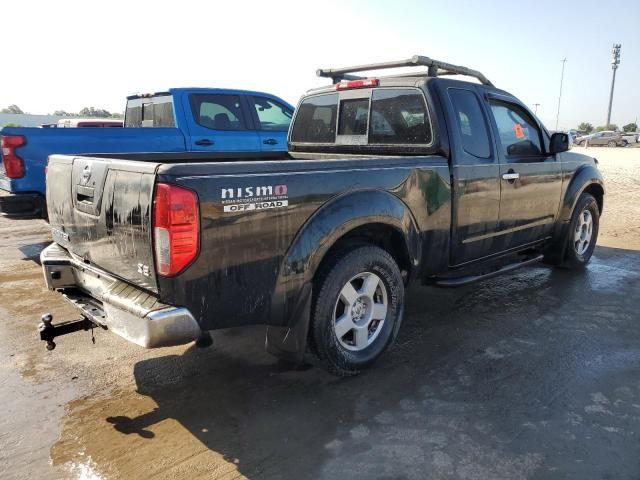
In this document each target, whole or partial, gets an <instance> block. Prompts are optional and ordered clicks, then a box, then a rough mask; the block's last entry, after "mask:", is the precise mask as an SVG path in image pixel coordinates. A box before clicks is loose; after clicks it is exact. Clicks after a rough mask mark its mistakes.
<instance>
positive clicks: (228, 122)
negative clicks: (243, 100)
mask: <svg viewBox="0 0 640 480" xmlns="http://www.w3.org/2000/svg"><path fill="white" fill-rule="evenodd" d="M190 101H191V110H192V113H193V118H194V120H195V122H196V123H197V124H198V125H201V126H203V127H205V128H210V129H212V130H246V124H245V120H244V115H243V114H242V105H241V104H240V96H239V95H217V94H214V95H191V97H190Z"/></svg>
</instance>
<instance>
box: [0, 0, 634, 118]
mask: <svg viewBox="0 0 640 480" xmlns="http://www.w3.org/2000/svg"><path fill="white" fill-rule="evenodd" d="M0 28H1V29H0V39H1V41H2V46H3V52H4V56H3V58H4V62H3V67H2V73H1V74H0V107H4V106H6V105H9V104H17V105H19V106H20V107H21V108H22V109H23V110H25V111H27V112H30V113H52V112H53V111H54V110H58V109H62V110H66V111H72V112H77V111H78V110H80V109H81V108H82V107H86V106H95V107H99V108H106V109H107V110H110V111H123V109H124V103H125V96H126V95H127V94H130V93H134V92H151V91H158V90H163V89H166V88H169V87H185V86H202V87H230V88H247V89H254V90H261V91H267V92H271V93H274V94H276V95H279V96H281V97H283V98H285V99H286V100H288V101H289V102H291V103H294V104H295V103H296V102H297V100H298V98H299V97H300V95H301V94H302V93H303V92H304V91H305V90H307V89H309V88H312V87H314V86H317V85H322V84H323V83H326V82H327V80H326V79H318V78H316V77H315V70H316V69H317V68H318V67H335V66H344V65H352V64H360V63H368V62H375V61H387V60H395V59H400V58H406V57H410V56H412V55H414V54H421V55H426V56H430V57H433V58H437V59H441V60H444V61H447V62H450V63H457V64H461V65H465V66H468V67H471V68H475V69H478V70H480V71H482V72H483V73H484V74H485V75H486V76H487V77H488V78H489V79H490V80H492V81H493V83H494V84H495V85H497V86H498V87H500V88H503V89H505V90H508V91H510V92H511V93H513V94H515V95H516V96H518V97H520V98H521V99H522V100H523V101H524V102H525V103H527V104H528V105H529V106H530V107H531V108H532V109H534V107H533V104H534V103H539V104H540V107H539V108H538V115H539V117H540V118H541V119H542V121H543V122H544V123H545V125H546V126H547V127H548V128H550V129H553V128H554V127H555V121H556V109H557V106H558V90H559V85H560V70H561V66H562V63H561V60H562V59H563V58H565V57H566V58H567V60H568V61H567V63H566V70H565V81H564V87H563V96H562V104H561V110H560V125H559V126H560V128H567V127H574V126H575V125H576V124H577V123H578V122H580V121H588V122H591V123H593V124H594V125H602V124H604V123H605V121H606V110H607V102H608V96H609V86H610V82H611V67H610V61H611V54H610V50H611V46H612V44H613V43H614V42H616V43H622V64H621V65H620V68H619V70H618V78H617V82H616V93H615V98H614V105H613V114H612V122H613V123H617V124H618V125H623V124H626V123H629V122H631V121H634V120H635V119H636V118H637V117H638V116H640V2H638V1H637V0H627V1H611V0H609V1H607V2H604V1H585V0H581V1H566V0H565V1H560V2H559V1H550V0H545V1H536V2H518V1H514V0H508V1H487V2H471V1H452V0H449V1H448V2H443V1H426V0H422V1H403V0H393V1H389V0H387V1H375V0H369V1H352V2H349V1H347V0H343V1H332V0H329V1H327V0H322V1H316V2H310V1H304V0H299V1H295V2H288V1H287V2H285V1H282V2H279V1H276V0H272V1H265V0H260V1H243V0H235V1H232V2H215V1H209V2H207V1H200V2H195V1H189V0H181V1H179V2H177V1H176V2H160V1H148V2H147V1H135V0H129V1H120V0H109V1H106V2H91V1H86V0H85V1H74V0H65V1H62V2H61V1H50V0H49V1H35V0H20V1H11V2H4V3H3V5H2V26H1V27H0Z"/></svg>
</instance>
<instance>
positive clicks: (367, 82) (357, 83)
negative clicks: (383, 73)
mask: <svg viewBox="0 0 640 480" xmlns="http://www.w3.org/2000/svg"><path fill="white" fill-rule="evenodd" d="M379 84H380V80H378V79H377V78H367V79H363V80H350V81H348V82H340V83H336V90H349V89H351V88H369V87H377V86H378V85H379Z"/></svg>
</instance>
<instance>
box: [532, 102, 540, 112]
mask: <svg viewBox="0 0 640 480" xmlns="http://www.w3.org/2000/svg"><path fill="white" fill-rule="evenodd" d="M533 106H534V107H536V109H535V111H534V112H533V113H534V114H535V115H538V107H539V106H540V104H539V103H534V104H533Z"/></svg>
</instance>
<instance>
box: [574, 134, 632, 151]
mask: <svg viewBox="0 0 640 480" xmlns="http://www.w3.org/2000/svg"><path fill="white" fill-rule="evenodd" d="M587 141H588V142H589V146H590V147H593V146H599V147H602V146H605V145H606V146H607V147H626V146H627V144H628V143H629V142H628V141H627V140H626V139H625V138H624V137H623V136H622V134H620V133H618V132H612V131H608V130H607V131H602V132H596V133H592V134H591V135H587V136H585V137H581V138H580V139H578V140H576V145H579V146H585V145H586V144H587Z"/></svg>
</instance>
